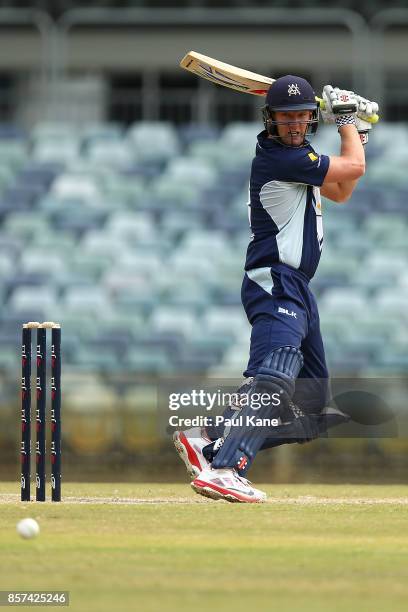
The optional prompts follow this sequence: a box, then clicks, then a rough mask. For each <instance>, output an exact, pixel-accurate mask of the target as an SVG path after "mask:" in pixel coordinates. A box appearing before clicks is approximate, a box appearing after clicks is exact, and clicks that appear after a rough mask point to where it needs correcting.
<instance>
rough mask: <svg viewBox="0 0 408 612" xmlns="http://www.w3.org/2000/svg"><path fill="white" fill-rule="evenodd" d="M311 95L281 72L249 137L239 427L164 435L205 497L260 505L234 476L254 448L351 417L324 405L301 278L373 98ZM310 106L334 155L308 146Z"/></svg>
mask: <svg viewBox="0 0 408 612" xmlns="http://www.w3.org/2000/svg"><path fill="white" fill-rule="evenodd" d="M322 98H323V100H324V108H321V109H319V107H318V104H317V102H316V97H315V92H314V91H313V89H312V87H311V85H310V84H309V83H308V82H307V81H306V80H305V79H303V78H301V77H298V76H292V75H287V76H284V77H281V78H279V79H277V80H276V81H275V82H274V83H273V84H272V85H271V87H270V89H269V91H268V94H267V97H266V105H265V106H264V108H263V119H264V126H265V129H264V131H262V132H261V133H260V134H259V135H258V142H257V145H256V154H255V158H254V159H253V162H252V170H251V177H250V188H249V197H250V201H249V211H250V226H251V231H252V236H251V240H250V243H249V246H248V250H247V257H246V264H245V275H244V280H243V284H242V303H243V306H244V309H245V312H246V315H247V317H248V320H249V322H250V324H251V326H252V332H251V343H250V351H249V361H248V365H247V368H246V370H245V372H244V377H245V380H244V382H243V384H242V386H241V387H240V389H239V390H238V397H245V398H246V401H245V402H239V401H238V402H237V405H231V406H229V407H228V408H227V409H226V410H225V412H224V419H225V423H227V422H228V420H229V422H231V418H233V417H234V415H237V414H239V415H240V416H241V417H242V419H241V423H242V425H240V426H239V427H226V426H224V423H223V424H221V425H218V426H215V425H214V426H210V427H207V428H205V429H204V428H201V429H199V428H192V429H190V430H186V431H184V432H181V431H177V432H176V433H175V434H174V443H175V446H176V449H177V452H178V453H179V455H180V456H181V458H182V459H183V461H184V462H185V464H186V467H187V470H188V472H189V474H190V475H191V477H193V478H194V480H193V481H192V483H191V486H192V487H193V489H194V491H196V492H197V493H199V494H201V495H205V496H207V497H210V498H213V499H225V500H228V501H233V502H250V503H253V502H263V501H265V499H266V495H265V493H263V492H262V491H260V490H258V489H256V488H255V487H254V486H252V484H251V483H250V482H249V481H248V480H247V479H246V478H245V474H246V472H247V471H248V468H249V467H250V466H251V464H252V463H253V461H254V460H255V457H256V455H257V453H258V452H259V451H260V450H264V449H267V448H272V447H274V446H277V445H279V444H284V443H292V442H298V443H304V442H307V441H310V440H313V439H316V438H317V437H319V435H323V434H324V432H325V431H327V428H328V427H330V426H332V425H335V424H338V423H340V422H345V421H346V420H348V419H349V418H350V417H349V415H345V414H343V413H341V412H340V411H338V412H336V411H334V412H332V413H331V414H329V413H328V412H327V411H325V410H326V407H327V405H328V400H329V374H328V370H327V366H326V359H325V354H324V348H323V342H322V337H321V332H320V324H319V313H318V308H317V304H316V300H315V297H314V296H313V294H312V292H311V290H310V287H309V283H310V280H311V279H312V278H313V276H314V274H315V272H316V269H317V266H318V264H319V259H320V254H321V250H322V243H323V225H322V208H321V198H320V196H321V195H323V196H325V197H326V198H328V199H329V200H332V201H333V202H339V203H341V202H346V201H347V200H348V199H349V198H350V196H351V195H352V193H353V190H354V188H355V187H356V185H357V182H358V180H359V179H360V177H362V176H363V174H364V172H365V155H364V145H365V144H366V142H367V140H368V133H369V130H370V129H371V127H372V124H371V123H370V122H369V119H370V117H372V116H373V115H374V114H376V113H377V112H378V104H376V103H375V102H370V101H369V100H366V99H365V98H362V97H361V96H358V95H356V94H355V93H354V92H350V91H346V90H341V89H339V88H333V87H332V86H331V85H326V86H325V87H324V88H323V94H322ZM357 112H358V114H359V116H361V115H364V117H365V118H366V119H368V121H366V120H363V119H361V118H360V117H358V116H357ZM319 113H320V114H321V116H322V118H323V121H324V122H325V123H333V124H335V125H336V126H337V129H338V132H339V135H340V139H341V147H340V154H339V155H338V156H330V157H329V156H327V155H323V154H320V153H317V152H316V151H315V150H314V149H313V148H312V146H311V144H310V143H309V137H310V136H313V135H314V134H315V133H316V131H317V128H318V123H319ZM261 395H262V397H267V398H269V401H266V402H264V403H263V404H262V405H261V406H260V407H259V405H258V403H257V408H256V410H255V408H254V407H253V406H252V404H251V398H255V396H256V397H257V398H259V397H260V396H261ZM254 415H255V416H256V419H254V418H251V417H253V416H254ZM259 422H261V423H264V422H274V423H277V424H278V425H277V426H270V427H268V426H267V425H263V424H261V425H259V424H258V423H259ZM254 423H255V424H254Z"/></svg>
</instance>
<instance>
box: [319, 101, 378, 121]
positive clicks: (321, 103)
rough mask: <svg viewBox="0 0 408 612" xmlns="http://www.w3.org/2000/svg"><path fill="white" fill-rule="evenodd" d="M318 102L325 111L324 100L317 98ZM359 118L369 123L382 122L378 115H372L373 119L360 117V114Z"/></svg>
mask: <svg viewBox="0 0 408 612" xmlns="http://www.w3.org/2000/svg"><path fill="white" fill-rule="evenodd" d="M316 102H319V104H320V108H322V109H323V110H324V109H325V107H326V105H325V103H324V100H322V98H318V97H317V96H316ZM357 117H360V119H363V120H364V121H367V122H368V123H378V121H379V120H380V117H379V116H378V115H372V117H366V116H365V115H360V114H359V113H357Z"/></svg>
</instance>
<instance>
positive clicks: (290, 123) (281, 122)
mask: <svg viewBox="0 0 408 612" xmlns="http://www.w3.org/2000/svg"><path fill="white" fill-rule="evenodd" d="M311 118H312V111H310V110H300V111H275V117H274V119H275V121H276V122H277V124H276V128H277V130H278V135H279V137H280V139H281V141H282V142H283V144H286V145H289V146H292V147H299V146H300V145H302V144H303V141H304V139H305V134H306V130H307V127H308V123H307V122H308V121H310V119H311Z"/></svg>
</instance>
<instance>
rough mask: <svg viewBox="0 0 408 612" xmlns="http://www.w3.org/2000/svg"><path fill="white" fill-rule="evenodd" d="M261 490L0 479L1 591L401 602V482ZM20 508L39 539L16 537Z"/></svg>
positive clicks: (328, 604) (120, 606)
mask: <svg viewBox="0 0 408 612" xmlns="http://www.w3.org/2000/svg"><path fill="white" fill-rule="evenodd" d="M257 486H259V485H257ZM261 488H262V487H261ZM264 489H265V490H266V491H267V492H268V494H269V501H268V503H266V504H260V505H256V504H254V505H244V504H229V503H227V502H222V501H219V502H214V501H211V500H206V499H205V498H201V497H200V496H198V495H196V494H194V493H193V492H192V491H191V490H190V487H189V485H188V484H187V483H186V485H180V484H177V485H171V484H166V485H161V484H160V485H159V484H134V485H133V484H125V485H124V484H89V485H85V484H74V483H66V484H64V486H63V496H64V500H65V501H64V502H63V503H61V504H51V502H47V503H45V504H39V503H30V504H27V503H21V502H20V501H19V497H18V494H19V491H18V487H17V485H16V484H15V483H3V484H0V516H1V519H0V550H1V555H0V590H9V589H17V590H26V589H35V590H50V589H53V590H57V589H61V590H69V591H70V598H71V603H70V607H69V609H70V610H73V611H74V610H81V611H82V610H83V611H84V612H88V611H89V612H91V611H98V612H104V611H112V610H140V611H141V612H158V611H161V610H162V611H170V612H172V611H176V610H177V611H178V612H180V610H194V611H203V612H204V611H205V612H208V610H216V611H217V612H219V611H220V610H222V611H224V610H225V611H227V610H234V611H241V610H242V611H244V610H245V612H248V610H250V611H251V610H277V611H279V612H286V611H291V612H292V611H297V610H299V611H302V612H305V611H306V612H307V611H312V610H313V612H320V611H321V612H329V611H332V610H335V611H336V612H342V611H345V612H365V611H367V612H377V611H380V610H381V612H384V611H390V612H391V611H392V612H398V611H400V610H401V611H402V610H406V609H407V601H408V580H407V575H408V530H407V523H408V496H407V488H406V487H402V486H359V485H286V486H285V485H273V486H272V485H266V486H265V487H264ZM24 517H33V518H35V519H36V520H37V521H38V522H39V524H40V528H41V534H40V536H39V537H38V538H37V539H35V540H22V539H21V538H20V537H19V536H18V535H17V533H16V530H15V526H16V523H17V522H18V520H20V519H21V518H24Z"/></svg>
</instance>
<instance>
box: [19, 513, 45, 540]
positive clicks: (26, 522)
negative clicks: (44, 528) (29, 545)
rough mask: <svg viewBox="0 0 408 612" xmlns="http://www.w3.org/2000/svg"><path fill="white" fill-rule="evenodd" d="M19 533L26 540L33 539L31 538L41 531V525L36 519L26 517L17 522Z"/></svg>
mask: <svg viewBox="0 0 408 612" xmlns="http://www.w3.org/2000/svg"><path fill="white" fill-rule="evenodd" d="M17 533H19V534H20V535H21V537H22V538H24V539H25V540H31V538H36V537H37V536H38V534H39V533H40V526H39V525H38V523H37V521H35V520H34V519H32V518H26V519H23V520H22V521H20V522H19V523H17Z"/></svg>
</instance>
